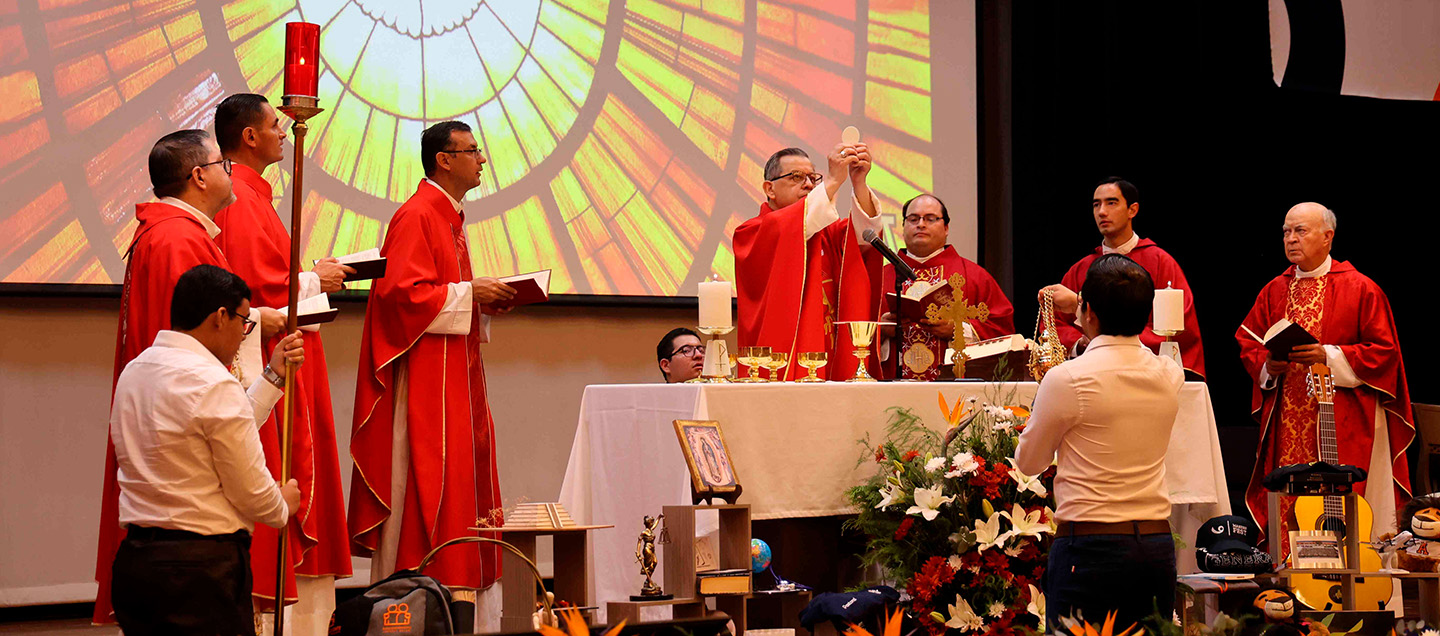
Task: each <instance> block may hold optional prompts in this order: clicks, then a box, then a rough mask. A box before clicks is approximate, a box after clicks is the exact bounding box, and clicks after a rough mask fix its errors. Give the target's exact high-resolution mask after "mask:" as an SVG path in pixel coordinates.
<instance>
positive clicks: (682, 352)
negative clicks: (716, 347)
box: [670, 345, 705, 358]
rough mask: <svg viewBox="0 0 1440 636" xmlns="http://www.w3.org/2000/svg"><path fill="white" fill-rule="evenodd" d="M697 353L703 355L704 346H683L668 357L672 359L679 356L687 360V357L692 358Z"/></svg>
mask: <svg viewBox="0 0 1440 636" xmlns="http://www.w3.org/2000/svg"><path fill="white" fill-rule="evenodd" d="M697 353H698V354H700V355H702V356H703V355H705V345H685V346H683V347H680V348H679V349H676V350H674V351H672V352H671V353H670V357H672V358H673V357H675V356H677V355H679V356H684V357H686V358H688V357H690V356H693V355H695V354H697Z"/></svg>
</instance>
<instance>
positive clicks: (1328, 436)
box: [1316, 401, 1345, 521]
mask: <svg viewBox="0 0 1440 636" xmlns="http://www.w3.org/2000/svg"><path fill="white" fill-rule="evenodd" d="M1317 406H1319V411H1320V413H1319V417H1318V418H1317V421H1316V424H1317V427H1318V433H1319V435H1318V437H1319V441H1320V449H1319V450H1320V461H1322V462H1326V463H1329V464H1331V465H1335V464H1339V463H1340V447H1339V445H1338V444H1337V443H1336V441H1335V404H1334V403H1333V402H1324V401H1321V402H1318V403H1317ZM1325 516H1326V517H1334V518H1336V519H1339V520H1341V521H1344V519H1345V504H1344V498H1343V497H1339V496H1335V495H1330V496H1326V497H1325Z"/></svg>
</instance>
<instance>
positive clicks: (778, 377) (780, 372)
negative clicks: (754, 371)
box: [765, 351, 790, 382]
mask: <svg viewBox="0 0 1440 636" xmlns="http://www.w3.org/2000/svg"><path fill="white" fill-rule="evenodd" d="M788 366H790V354H789V353H788V352H785V351H771V352H770V361H769V362H766V363H765V368H766V369H769V370H770V381H771V382H783V381H784V380H785V367H788Z"/></svg>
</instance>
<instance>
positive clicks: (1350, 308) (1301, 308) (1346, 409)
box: [1235, 261, 1415, 541]
mask: <svg viewBox="0 0 1440 636" xmlns="http://www.w3.org/2000/svg"><path fill="white" fill-rule="evenodd" d="M1287 317H1288V318H1289V319H1290V320H1291V321H1292V322H1294V323H1296V324H1299V325H1300V326H1302V327H1304V328H1305V329H1306V330H1307V331H1309V332H1310V333H1311V334H1312V335H1314V336H1315V337H1316V338H1318V339H1319V340H1320V342H1321V344H1327V345H1336V346H1339V347H1340V351H1341V353H1343V354H1344V355H1345V361H1346V362H1347V363H1349V364H1350V368H1351V369H1352V370H1353V371H1354V372H1355V376H1356V377H1357V378H1359V379H1360V381H1361V383H1362V384H1361V385H1360V386H1358V387H1355V388H1343V387H1338V386H1337V387H1336V390H1335V438H1336V442H1337V446H1338V447H1339V457H1340V463H1342V464H1350V465H1352V466H1359V467H1361V468H1366V469H1367V470H1368V469H1369V466H1370V454H1371V452H1372V450H1373V446H1374V443H1375V439H1374V438H1375V435H1374V431H1375V407H1376V404H1377V403H1378V404H1379V405H1380V406H1381V407H1382V408H1384V409H1385V416H1386V423H1387V425H1388V426H1387V433H1388V435H1389V437H1390V456H1391V458H1392V460H1391V470H1392V471H1393V477H1394V482H1395V483H1394V489H1395V498H1396V503H1395V507H1396V509H1397V510H1398V509H1400V508H1401V507H1402V506H1403V505H1404V504H1405V502H1406V501H1407V500H1408V499H1409V494H1408V493H1409V491H1410V470H1409V467H1408V464H1407V462H1406V459H1405V449H1406V448H1407V447H1408V446H1409V445H1410V443H1411V442H1412V441H1413V440H1414V439H1415V426H1414V424H1413V422H1414V420H1412V419H1411V415H1410V391H1409V389H1408V388H1407V387H1406V384H1405V367H1404V363H1403V361H1402V360H1401V357H1400V341H1399V338H1398V336H1397V335H1396V333H1395V319H1394V317H1393V316H1392V314H1391V313H1390V301H1389V299H1388V298H1386V296H1385V292H1384V291H1381V289H1380V287H1379V286H1378V285H1376V284H1375V281H1372V280H1370V279H1369V278H1368V277H1366V276H1365V275H1363V274H1361V273H1360V272H1357V271H1355V268H1354V267H1352V266H1351V265H1350V263H1348V262H1345V261H1333V262H1332V264H1331V266H1330V272H1329V273H1328V274H1326V275H1324V276H1318V277H1315V278H1296V277H1295V267H1294V266H1291V267H1290V269H1287V270H1285V273H1284V274H1281V275H1280V276H1278V277H1276V278H1275V279H1274V280H1272V281H1270V283H1269V284H1267V285H1265V288H1264V289H1262V290H1260V296H1259V297H1258V298H1256V299H1255V306H1254V307H1253V308H1251V310H1250V314H1249V315H1248V316H1246V317H1245V322H1244V323H1242V324H1243V325H1244V326H1245V327H1249V328H1250V330H1251V331H1254V332H1255V333H1256V334H1261V335H1263V334H1264V333H1265V331H1266V330H1268V329H1269V328H1270V326H1271V325H1273V324H1275V322H1276V321H1278V320H1280V319H1281V318H1287ZM1235 339H1236V340H1238V341H1239V342H1240V357H1241V362H1243V363H1244V364H1245V369H1246V370H1248V371H1249V372H1250V377H1251V378H1253V379H1254V380H1255V382H1256V384H1255V385H1254V390H1253V396H1252V399H1251V405H1252V414H1253V415H1254V416H1255V419H1256V420H1257V421H1259V422H1260V448H1259V449H1258V453H1257V457H1256V462H1255V470H1254V472H1253V473H1252V474H1251V476H1250V485H1249V488H1247V489H1246V491H1245V503H1246V505H1248V506H1249V507H1250V514H1252V515H1254V516H1255V521H1256V523H1258V524H1259V525H1260V527H1261V528H1262V529H1264V528H1267V527H1268V526H1266V525H1265V524H1266V519H1267V517H1268V516H1269V508H1268V506H1267V505H1266V503H1265V491H1264V489H1263V488H1262V487H1261V485H1260V481H1261V480H1262V479H1263V478H1264V477H1265V475H1266V474H1268V473H1269V472H1270V471H1271V470H1274V469H1275V468H1276V467H1278V466H1284V465H1287V464H1296V463H1303V462H1312V461H1316V460H1317V459H1318V458H1319V452H1318V446H1317V444H1318V442H1317V439H1316V426H1317V424H1316V422H1317V418H1318V415H1319V413H1318V408H1317V407H1316V405H1315V402H1314V401H1313V400H1312V399H1311V398H1310V396H1309V394H1308V393H1307V391H1306V387H1305V377H1306V371H1307V370H1305V369H1301V368H1300V365H1291V370H1290V372H1288V373H1286V374H1285V375H1284V376H1283V377H1282V378H1278V379H1276V382H1275V386H1274V388H1271V389H1261V388H1260V384H1259V381H1260V372H1261V370H1262V369H1264V368H1265V360H1266V358H1267V357H1268V355H1267V353H1268V352H1267V351H1266V349H1265V347H1264V345H1261V344H1260V343H1259V342H1257V341H1256V340H1255V339H1254V338H1252V337H1251V336H1250V334H1248V333H1246V332H1245V330H1244V329H1240V330H1238V331H1237V332H1236V333H1235ZM1367 485H1368V484H1367V483H1363V482H1362V483H1360V484H1357V485H1356V491H1357V492H1359V493H1361V494H1364V493H1365V490H1366V486H1367ZM1281 502H1282V506H1283V508H1282V511H1283V513H1284V516H1285V517H1287V518H1288V517H1289V516H1290V511H1291V510H1293V509H1294V503H1293V502H1294V500H1293V499H1288V498H1282V499H1281ZM1287 530H1288V524H1287ZM1361 540H1362V541H1364V540H1367V538H1366V537H1361Z"/></svg>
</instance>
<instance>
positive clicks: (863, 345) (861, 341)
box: [842, 320, 893, 382]
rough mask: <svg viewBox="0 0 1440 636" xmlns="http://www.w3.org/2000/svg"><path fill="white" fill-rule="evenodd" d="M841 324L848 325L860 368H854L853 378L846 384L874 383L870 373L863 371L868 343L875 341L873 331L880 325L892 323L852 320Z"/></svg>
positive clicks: (867, 354)
mask: <svg viewBox="0 0 1440 636" xmlns="http://www.w3.org/2000/svg"><path fill="white" fill-rule="evenodd" d="M842 324H846V325H850V344H852V345H854V346H855V357H856V358H857V359H858V360H860V366H858V367H856V368H855V377H853V378H850V379H849V380H846V382H875V381H876V380H875V378H872V377H870V372H869V371H866V370H865V359H866V358H869V357H870V343H871V342H873V341H874V340H875V331H876V330H877V329H879V328H880V326H881V325H888V324H893V323H879V322H875V321H873V320H854V321H851V322H847V323H842Z"/></svg>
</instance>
